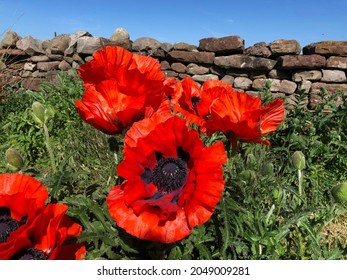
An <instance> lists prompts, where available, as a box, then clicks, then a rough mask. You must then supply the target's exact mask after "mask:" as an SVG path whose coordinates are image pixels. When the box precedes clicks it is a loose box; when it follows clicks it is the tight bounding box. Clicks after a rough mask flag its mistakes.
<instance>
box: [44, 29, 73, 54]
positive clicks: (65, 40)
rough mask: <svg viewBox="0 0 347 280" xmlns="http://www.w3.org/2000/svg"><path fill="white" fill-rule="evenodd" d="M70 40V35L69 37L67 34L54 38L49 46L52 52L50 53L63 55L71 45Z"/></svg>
mask: <svg viewBox="0 0 347 280" xmlns="http://www.w3.org/2000/svg"><path fill="white" fill-rule="evenodd" d="M70 40H71V39H70V35H67V34H63V35H59V36H56V37H54V38H53V39H52V40H51V41H50V43H49V45H48V49H49V50H50V53H51V54H59V55H63V54H64V52H65V50H66V49H67V48H68V47H69V45H70Z"/></svg>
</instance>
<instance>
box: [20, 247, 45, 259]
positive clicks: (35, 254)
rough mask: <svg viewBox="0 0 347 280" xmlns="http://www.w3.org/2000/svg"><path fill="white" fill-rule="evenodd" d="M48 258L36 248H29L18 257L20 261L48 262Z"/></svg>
mask: <svg viewBox="0 0 347 280" xmlns="http://www.w3.org/2000/svg"><path fill="white" fill-rule="evenodd" d="M47 258H48V256H47V255H46V254H45V253H44V252H42V251H41V250H38V249H36V248H29V249H28V250H26V251H25V252H23V253H22V255H21V256H19V257H18V260H47Z"/></svg>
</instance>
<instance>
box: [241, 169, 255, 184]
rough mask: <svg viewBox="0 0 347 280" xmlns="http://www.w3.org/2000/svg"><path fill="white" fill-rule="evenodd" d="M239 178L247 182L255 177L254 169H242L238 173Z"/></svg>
mask: <svg viewBox="0 0 347 280" xmlns="http://www.w3.org/2000/svg"><path fill="white" fill-rule="evenodd" d="M240 178H241V180H242V181H245V182H249V181H251V180H252V179H253V178H255V174H254V171H252V170H243V171H242V172H241V173H240Z"/></svg>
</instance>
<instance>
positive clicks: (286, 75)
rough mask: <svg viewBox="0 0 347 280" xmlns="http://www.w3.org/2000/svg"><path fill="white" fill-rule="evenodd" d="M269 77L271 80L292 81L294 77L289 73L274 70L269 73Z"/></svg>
mask: <svg viewBox="0 0 347 280" xmlns="http://www.w3.org/2000/svg"><path fill="white" fill-rule="evenodd" d="M268 76H269V78H273V79H280V80H290V78H291V76H292V75H291V73H290V72H289V71H285V70H279V69H272V70H271V71H270V72H269V73H268Z"/></svg>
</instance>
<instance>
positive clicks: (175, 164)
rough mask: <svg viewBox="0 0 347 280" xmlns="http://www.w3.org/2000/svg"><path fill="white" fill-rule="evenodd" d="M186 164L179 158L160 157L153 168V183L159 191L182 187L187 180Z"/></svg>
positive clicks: (169, 190)
mask: <svg viewBox="0 0 347 280" xmlns="http://www.w3.org/2000/svg"><path fill="white" fill-rule="evenodd" d="M187 173H188V170H187V165H186V163H185V162H184V161H183V160H182V159H180V158H171V157H170V158H161V159H160V160H159V161H158V164H157V166H156V167H155V168H154V169H153V177H152V181H153V183H154V184H155V185H156V186H157V187H158V189H159V191H163V192H171V191H175V190H178V189H179V188H181V187H183V186H184V184H185V183H186V180H187Z"/></svg>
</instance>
